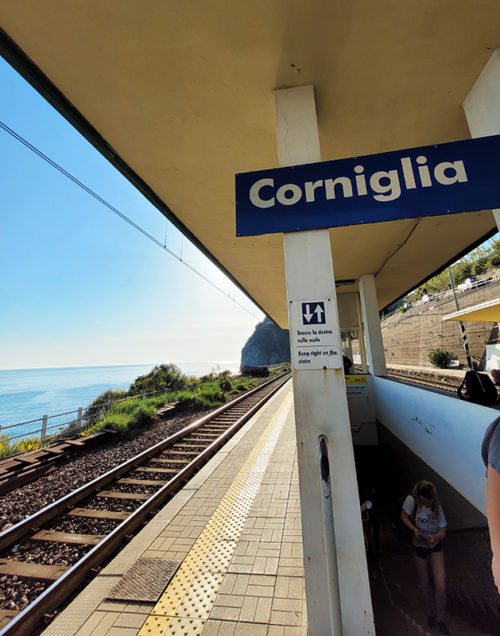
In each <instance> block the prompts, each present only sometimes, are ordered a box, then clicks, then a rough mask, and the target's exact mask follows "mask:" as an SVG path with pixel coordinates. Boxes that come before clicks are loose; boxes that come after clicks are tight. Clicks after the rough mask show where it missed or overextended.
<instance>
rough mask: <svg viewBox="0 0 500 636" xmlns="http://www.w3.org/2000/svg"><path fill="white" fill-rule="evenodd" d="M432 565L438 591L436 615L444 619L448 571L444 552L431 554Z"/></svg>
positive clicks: (435, 587)
mask: <svg viewBox="0 0 500 636" xmlns="http://www.w3.org/2000/svg"><path fill="white" fill-rule="evenodd" d="M431 567H432V574H433V577H434V589H435V593H436V617H437V618H440V619H444V615H445V611H446V572H445V568H444V556H443V553H442V552H433V553H432V554H431Z"/></svg>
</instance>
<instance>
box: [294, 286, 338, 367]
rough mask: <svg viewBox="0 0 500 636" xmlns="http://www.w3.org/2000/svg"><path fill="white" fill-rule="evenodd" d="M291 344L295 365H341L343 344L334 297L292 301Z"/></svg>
mask: <svg viewBox="0 0 500 636" xmlns="http://www.w3.org/2000/svg"><path fill="white" fill-rule="evenodd" d="M290 344H291V357H292V367H293V368H294V369H340V368H341V367H342V348H341V342H340V329H339V324H338V318H337V312H336V307H335V303H334V301H333V300H332V299H331V298H325V299H315V300H293V301H290Z"/></svg>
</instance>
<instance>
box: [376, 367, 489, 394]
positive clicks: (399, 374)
mask: <svg viewBox="0 0 500 636" xmlns="http://www.w3.org/2000/svg"><path fill="white" fill-rule="evenodd" d="M464 375H465V370H464ZM387 376H388V377H390V378H393V379H395V380H404V381H405V382H412V383H413V384H418V385H420V386H428V387H431V388H433V389H441V390H443V391H447V392H451V393H454V394H455V395H456V394H457V389H458V387H459V386H460V384H461V382H462V379H461V378H457V379H455V378H451V377H443V378H442V379H441V380H436V379H432V378H429V377H422V376H421V375H412V374H410V373H407V372H405V371H394V370H390V371H388V372H387ZM497 392H499V387H497Z"/></svg>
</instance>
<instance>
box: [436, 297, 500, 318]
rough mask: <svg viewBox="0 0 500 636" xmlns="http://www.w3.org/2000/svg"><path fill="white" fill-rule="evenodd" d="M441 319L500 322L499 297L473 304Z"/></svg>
mask: <svg viewBox="0 0 500 636" xmlns="http://www.w3.org/2000/svg"><path fill="white" fill-rule="evenodd" d="M443 320H464V321H465V320H472V321H474V322H500V298H494V299H493V300H488V301H487V302H485V303H479V305H473V306H472V307H467V308H466V309H461V310H460V311H455V312H454V313H452V314H448V315H446V316H443Z"/></svg>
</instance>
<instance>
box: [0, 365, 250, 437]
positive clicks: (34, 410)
mask: <svg viewBox="0 0 500 636" xmlns="http://www.w3.org/2000/svg"><path fill="white" fill-rule="evenodd" d="M175 364H176V365H177V366H178V367H179V368H180V369H181V371H182V372H183V373H185V374H186V375H194V376H197V377H199V376H202V375H205V374H206V373H210V372H211V371H216V372H219V371H222V370H224V369H229V370H230V371H232V372H233V373H237V372H238V368H239V362H236V361H221V362H186V363H183V362H179V363H175ZM154 366H155V365H154V364H132V365H119V366H99V367H67V368H52V369H6V370H0V435H1V434H2V433H4V434H8V435H9V436H14V435H20V437H21V438H22V437H28V436H31V435H30V433H33V432H34V431H35V430H36V429H39V428H40V426H41V423H40V422H34V423H32V424H25V425H23V426H22V427H15V428H9V429H7V430H6V429H5V427H7V426H9V425H11V424H18V423H21V422H28V421H30V420H35V419H38V418H42V417H43V416H44V415H49V416H51V415H55V414H57V413H63V412H67V411H74V410H76V409H78V408H79V407H82V408H85V407H86V406H88V405H89V404H90V403H91V402H92V401H93V400H95V398H96V397H97V396H98V395H100V394H101V393H104V391H107V390H108V389H128V388H129V386H130V385H131V384H132V382H133V381H134V380H135V379H136V378H137V377H138V376H140V375H145V374H147V373H149V371H151V369H152V368H153V367H154ZM75 417H76V415H75V414H70V415H66V416H64V417H60V418H52V417H51V418H50V419H49V425H51V426H57V425H58V424H59V423H62V422H63V421H68V420H71V419H73V418H75ZM2 429H3V430H2Z"/></svg>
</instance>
